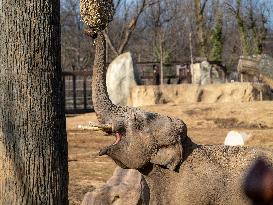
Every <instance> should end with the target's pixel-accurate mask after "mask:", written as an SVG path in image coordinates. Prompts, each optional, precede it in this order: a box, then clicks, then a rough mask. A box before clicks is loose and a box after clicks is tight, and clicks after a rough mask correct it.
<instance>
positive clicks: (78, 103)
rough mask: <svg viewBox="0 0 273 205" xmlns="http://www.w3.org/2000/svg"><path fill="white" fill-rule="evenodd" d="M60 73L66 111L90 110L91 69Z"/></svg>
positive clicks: (79, 111) (84, 111)
mask: <svg viewBox="0 0 273 205" xmlns="http://www.w3.org/2000/svg"><path fill="white" fill-rule="evenodd" d="M62 75H63V81H64V92H65V93H64V96H65V110H66V113H68V114H70V113H86V112H92V111H93V106H92V97H91V71H71V72H68V71H65V72H63V73H62Z"/></svg>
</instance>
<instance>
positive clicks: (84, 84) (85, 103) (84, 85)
mask: <svg viewBox="0 0 273 205" xmlns="http://www.w3.org/2000/svg"><path fill="white" fill-rule="evenodd" d="M83 98H84V110H87V99H86V76H85V75H84V76H83Z"/></svg>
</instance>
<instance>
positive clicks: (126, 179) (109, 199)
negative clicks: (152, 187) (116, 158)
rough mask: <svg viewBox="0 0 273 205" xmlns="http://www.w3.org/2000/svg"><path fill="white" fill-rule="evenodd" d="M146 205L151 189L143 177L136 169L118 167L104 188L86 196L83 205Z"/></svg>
mask: <svg viewBox="0 0 273 205" xmlns="http://www.w3.org/2000/svg"><path fill="white" fill-rule="evenodd" d="M110 204H111V205H124V204H130V205H146V204H149V188H148V185H147V184H146V181H145V179H144V178H143V176H142V175H141V174H140V173H139V172H138V171H137V170H134V169H122V168H120V167H117V168H116V169H115V172H114V174H113V176H112V177H111V178H110V179H109V180H108V181H107V182H106V184H105V185H103V186H102V187H100V188H98V189H95V190H94V191H93V192H88V193H86V194H85V196H84V199H83V201H82V203H81V205H110Z"/></svg>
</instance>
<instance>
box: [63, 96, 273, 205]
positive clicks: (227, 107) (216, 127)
mask: <svg viewBox="0 0 273 205" xmlns="http://www.w3.org/2000/svg"><path fill="white" fill-rule="evenodd" d="M143 108H144V109H145V110H147V111H152V112H159V113H162V114H166V115H169V116H175V117H178V118H180V119H183V121H184V122H185V123H186V124H187V126H188V135H189V136H190V137H191V138H192V139H193V141H195V142H197V143H200V144H223V142H224V139H225V136H226V134H227V133H228V131H230V130H239V131H243V132H245V133H247V134H251V135H252V137H251V139H250V140H249V141H248V142H247V144H248V145H249V146H259V147H264V148H269V149H272V150H273V102H269V101H268V102H266V101H264V102H247V103H246V102H245V103H214V104H204V103H202V104H201V103H195V104H181V105H155V106H147V107H143ZM90 121H96V116H95V113H88V114H84V115H75V116H67V131H68V144H69V174H70V176H69V179H70V185H69V199H70V204H73V205H74V204H75V205H76V204H80V202H81V200H82V199H83V196H84V194H85V193H86V192H88V191H92V190H93V189H94V188H96V187H98V186H100V185H101V184H103V183H105V182H106V181H107V179H108V178H110V176H111V175H112V172H113V170H114V168H115V164H114V163H113V162H112V161H111V160H110V159H109V158H107V157H99V156H98V152H99V150H100V148H102V147H103V146H106V145H108V144H110V143H112V142H113V141H114V137H112V136H107V135H105V134H103V133H102V132H99V131H82V130H79V129H78V125H81V124H83V125H86V124H88V122H90Z"/></svg>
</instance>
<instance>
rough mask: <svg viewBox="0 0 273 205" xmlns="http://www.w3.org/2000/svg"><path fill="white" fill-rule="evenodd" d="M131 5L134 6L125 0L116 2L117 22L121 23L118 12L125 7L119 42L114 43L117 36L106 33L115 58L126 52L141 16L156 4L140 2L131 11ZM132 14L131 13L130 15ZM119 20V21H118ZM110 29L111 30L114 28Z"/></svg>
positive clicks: (114, 23)
mask: <svg viewBox="0 0 273 205" xmlns="http://www.w3.org/2000/svg"><path fill="white" fill-rule="evenodd" d="M129 4H132V2H127V1H126V0H124V1H123V2H122V0H118V1H117V2H116V6H115V7H116V21H119V20H120V19H119V18H118V14H117V13H118V12H120V9H119V7H120V6H121V5H123V19H122V26H121V31H120V32H118V37H119V39H120V40H119V41H116V42H114V41H113V38H116V37H117V36H116V35H115V36H114V37H113V35H114V33H113V32H112V33H111V34H110V35H109V33H108V32H106V31H104V33H103V34H104V36H105V39H106V42H107V44H108V45H109V47H110V49H111V50H112V52H113V53H114V55H115V56H118V55H120V54H121V53H123V52H124V49H125V48H126V46H127V44H128V42H129V40H130V38H131V36H132V33H133V32H134V30H135V29H136V26H137V23H138V20H139V19H140V16H141V14H143V12H144V11H145V9H146V8H148V7H149V6H151V5H153V4H154V2H153V1H151V0H140V1H137V2H136V3H135V7H134V8H133V9H130V7H129ZM129 12H131V13H129ZM117 18H118V19H117ZM116 21H115V20H114V22H113V23H112V27H113V26H116ZM112 27H110V29H111V28H112Z"/></svg>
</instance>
